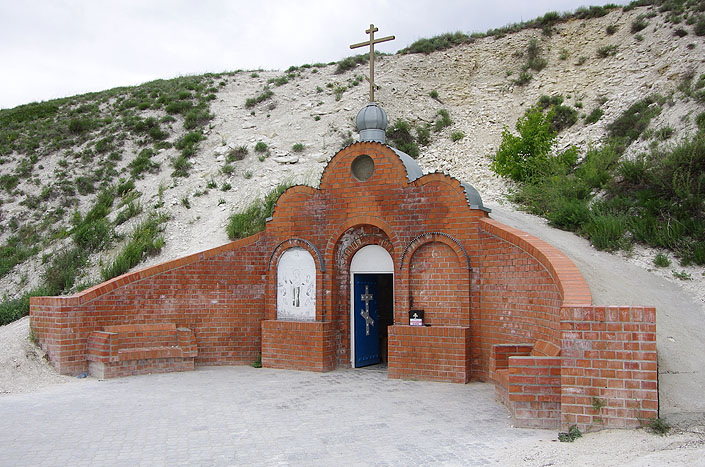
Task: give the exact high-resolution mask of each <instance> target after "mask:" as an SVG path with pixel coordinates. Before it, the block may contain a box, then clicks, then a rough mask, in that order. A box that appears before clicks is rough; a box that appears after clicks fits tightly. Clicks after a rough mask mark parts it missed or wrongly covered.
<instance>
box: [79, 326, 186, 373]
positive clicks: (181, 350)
mask: <svg viewBox="0 0 705 467" xmlns="http://www.w3.org/2000/svg"><path fill="white" fill-rule="evenodd" d="M197 355H198V348H197V346H196V340H195V338H194V336H193V332H192V331H191V330H190V329H188V328H177V327H176V325H175V324H173V323H167V324H132V325H116V326H104V327H103V329H102V330H100V331H93V332H92V333H91V334H90V336H89V337H88V355H87V360H88V372H89V373H90V374H91V375H93V376H96V377H98V378H102V379H105V378H117V377H122V376H130V375H139V374H146V373H166V372H170V371H186V370H193V369H194V359H195V358H196V356H197Z"/></svg>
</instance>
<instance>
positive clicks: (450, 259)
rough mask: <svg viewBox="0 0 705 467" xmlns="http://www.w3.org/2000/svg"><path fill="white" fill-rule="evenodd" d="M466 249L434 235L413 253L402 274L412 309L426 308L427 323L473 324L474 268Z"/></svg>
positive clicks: (420, 244) (441, 324)
mask: <svg viewBox="0 0 705 467" xmlns="http://www.w3.org/2000/svg"><path fill="white" fill-rule="evenodd" d="M440 239H444V240H445V241H442V240H440ZM412 243H413V242H412ZM464 253H465V251H464V249H462V250H460V249H459V248H458V245H457V244H456V243H454V242H452V241H447V239H445V237H443V236H431V237H430V238H429V239H428V240H427V241H423V242H419V244H418V245H417V246H416V248H414V249H413V251H412V253H411V254H410V255H409V259H408V264H409V266H408V267H407V268H406V270H405V271H403V274H402V275H403V278H404V282H405V283H406V284H407V289H406V290H405V291H404V293H405V295H406V296H407V297H408V305H409V309H424V310H425V322H426V323H428V324H431V325H433V326H456V327H457V326H462V327H468V326H470V321H471V319H470V308H471V305H470V303H471V291H470V284H471V277H470V276H471V271H472V269H471V268H470V267H469V260H468V258H467V255H466V254H464ZM463 256H465V258H463ZM463 263H465V264H463Z"/></svg>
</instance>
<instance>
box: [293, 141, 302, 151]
mask: <svg viewBox="0 0 705 467" xmlns="http://www.w3.org/2000/svg"><path fill="white" fill-rule="evenodd" d="M291 150H292V151H294V152H302V151H303V150H304V145H303V144H301V143H296V144H294V145H293V146H292V147H291Z"/></svg>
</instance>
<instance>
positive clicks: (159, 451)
mask: <svg viewBox="0 0 705 467" xmlns="http://www.w3.org/2000/svg"><path fill="white" fill-rule="evenodd" d="M552 436H555V433H553V432H548V431H542V430H524V429H517V428H513V427H512V426H511V423H510V420H509V418H508V412H507V411H506V410H505V409H504V407H502V406H501V405H500V404H498V403H497V402H495V401H494V387H493V386H492V385H491V384H484V383H471V384H467V385H461V384H446V383H428V382H419V381H400V380H389V379H387V374H386V371H385V370H384V369H383V368H371V369H357V370H337V371H334V372H330V373H308V372H297V371H286V370H270V369H254V368H250V367H206V368H199V369H198V370H196V371H193V372H187V373H171V374H163V375H145V376H134V377H129V378H122V379H115V380H107V381H99V380H96V379H93V378H87V379H85V380H80V381H77V382H75V383H69V384H63V385H57V386H53V387H51V388H48V389H46V390H43V391H41V392H38V393H33V394H8V395H3V396H0V465H7V466H10V465H32V466H42V465H72V466H78V465H130V466H133V465H149V466H153V465H307V466H308V465H378V466H385V465H493V464H495V460H494V455H495V454H497V453H499V452H501V450H504V449H507V448H509V447H511V445H512V444H513V443H516V442H519V441H529V440H539V439H550V438H551V437H552Z"/></svg>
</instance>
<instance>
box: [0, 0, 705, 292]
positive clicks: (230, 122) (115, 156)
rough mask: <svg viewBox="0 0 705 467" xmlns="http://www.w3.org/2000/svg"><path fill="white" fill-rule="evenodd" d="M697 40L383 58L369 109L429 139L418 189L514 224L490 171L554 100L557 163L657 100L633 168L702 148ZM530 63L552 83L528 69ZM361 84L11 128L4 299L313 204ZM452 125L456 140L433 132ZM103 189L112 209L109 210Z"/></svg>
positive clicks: (672, 30)
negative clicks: (523, 122)
mask: <svg viewBox="0 0 705 467" xmlns="http://www.w3.org/2000/svg"><path fill="white" fill-rule="evenodd" d="M596 16H597V15H596ZM635 25H637V26H636V27H635ZM641 25H644V27H643V28H641V29H639V27H640V26H641ZM696 26H697V25H694V24H693V23H692V22H690V23H689V22H688V21H687V20H685V19H683V20H680V21H679V22H676V21H674V19H673V16H672V12H668V11H660V10H659V9H658V8H657V7H656V6H651V7H636V8H631V9H626V11H625V10H623V9H622V8H615V9H611V10H609V12H607V14H605V15H604V16H599V17H583V18H578V17H575V18H572V19H569V20H565V21H555V22H550V23H549V24H548V25H544V27H527V28H524V29H520V30H517V31H514V32H507V33H500V34H493V35H491V36H486V37H476V38H474V39H473V40H469V41H462V42H463V43H461V44H458V45H455V46H452V47H449V48H446V49H443V50H437V51H433V52H431V53H427V54H424V53H397V54H394V55H385V56H380V57H379V58H377V60H376V62H375V80H376V82H377V84H378V85H379V89H378V90H377V91H376V100H377V102H378V104H379V105H380V106H381V107H382V108H383V109H384V110H385V111H386V112H387V115H388V116H389V120H390V127H391V126H392V125H394V124H395V122H396V121H397V120H403V121H405V122H407V123H408V124H409V128H410V129H411V133H412V134H416V132H417V131H418V130H417V128H421V129H423V128H427V127H429V126H430V132H429V134H428V142H427V143H426V144H418V147H419V154H418V158H417V162H418V163H419V165H420V166H421V168H422V169H423V171H424V172H433V171H442V172H446V173H448V174H450V175H452V176H454V177H456V178H459V179H461V180H464V181H467V182H469V183H470V184H472V185H473V186H474V187H475V188H476V189H477V190H478V191H479V193H480V194H481V195H482V197H483V199H484V201H485V203H486V204H488V205H489V206H490V207H492V206H497V205H503V206H504V207H506V208H508V209H515V208H514V207H513V205H512V204H511V202H509V201H507V195H508V194H509V193H510V192H511V190H512V188H513V184H512V182H510V181H508V180H507V179H505V178H501V177H499V176H497V175H496V174H495V173H494V172H493V171H492V170H491V169H490V163H491V161H492V157H493V155H494V154H495V153H496V151H497V149H498V147H499V145H500V142H501V139H502V131H503V129H505V128H508V129H509V130H510V131H514V126H515V124H516V122H517V120H518V119H519V118H521V117H522V116H523V115H524V113H525V111H526V110H527V109H528V108H529V107H531V106H533V105H536V104H537V102H539V100H540V98H541V97H542V96H549V97H550V96H561V97H562V99H563V105H564V106H567V107H569V108H571V109H574V110H575V112H576V115H577V121H575V123H574V124H572V125H570V126H569V127H567V128H565V129H563V130H562V131H561V132H560V133H559V135H558V140H557V144H556V147H555V150H556V151H557V152H560V151H562V150H564V149H566V148H568V147H570V146H571V145H574V146H575V147H577V148H578V151H579V153H580V154H581V155H584V154H585V153H586V151H587V150H588V148H589V147H599V146H600V145H602V144H604V141H605V137H606V134H607V131H608V126H609V124H610V123H611V122H613V121H614V120H615V119H617V118H618V117H619V116H620V115H621V114H622V113H623V112H624V111H625V110H626V109H628V108H629V107H630V106H632V105H633V104H634V103H635V102H637V101H639V100H641V99H644V98H645V97H647V96H651V95H655V94H658V95H660V96H661V97H662V99H663V105H662V106H661V111H660V113H659V114H658V115H656V116H655V117H654V118H652V119H651V121H650V123H649V126H648V128H647V131H645V132H644V133H643V134H642V135H641V137H640V139H638V140H637V141H635V142H633V143H632V144H630V145H629V147H628V148H627V150H626V152H625V154H624V156H623V157H626V158H629V157H635V156H636V155H637V154H639V153H641V152H644V151H647V150H650V149H651V148H653V147H655V146H659V145H664V146H666V145H672V144H674V143H675V142H677V141H680V140H682V139H683V138H686V137H687V136H689V135H693V134H694V133H695V132H696V131H697V128H698V126H697V122H696V120H697V119H696V117H697V116H698V115H699V114H701V113H702V112H703V110H705V102H704V100H703V99H698V98H697V97H695V96H694V95H693V93H692V91H691V87H689V88H688V89H685V88H684V86H683V83H684V82H689V81H688V80H689V79H690V80H691V81H692V83H696V82H698V78H699V77H701V76H703V75H705V37H703V36H701V35H698V34H697V33H696V31H695V30H696V29H697V28H696ZM703 33H704V34H705V32H703ZM343 46H346V44H343ZM532 57H534V58H536V57H538V59H539V60H541V61H542V65H539V66H535V67H533V68H527V67H526V64H527V61H528V60H530V59H531V58H532ZM360 61H363V62H364V60H362V59H360ZM233 66H234V67H236V66H237V64H233ZM367 73H368V67H367V66H366V64H365V63H359V64H355V60H349V61H348V62H347V63H345V64H344V66H340V65H338V64H305V65H303V64H298V65H296V66H292V67H291V68H290V69H289V70H284V71H262V70H249V71H236V72H224V73H220V74H208V75H203V76H191V77H183V78H177V79H174V80H165V81H158V82H153V83H146V84H144V85H142V86H138V87H134V88H117V89H113V90H109V91H104V92H101V93H93V94H87V95H83V96H74V97H71V98H65V99H60V100H56V101H50V102H44V103H39V104H29V105H27V106H21V107H18V108H15V109H8V110H3V111H0V136H2V137H3V140H4V141H0V177H1V178H0V182H1V183H0V224H1V225H2V227H0V245H2V249H3V250H2V258H0V260H1V261H2V263H1V265H2V269H0V271H1V272H2V276H1V277H0V295H2V296H4V297H5V298H4V300H12V299H17V298H19V297H21V296H22V295H23V294H26V293H27V292H30V291H32V290H35V289H37V287H40V286H41V285H42V283H43V281H44V280H45V279H46V278H47V276H48V275H52V274H54V275H56V274H58V273H57V270H59V271H60V272H61V273H62V274H63V273H66V272H67V270H68V269H71V268H72V267H74V266H72V265H73V264H76V263H71V262H70V261H69V260H67V262H66V263H65V265H68V266H62V264H60V263H56V261H55V260H54V259H55V258H56V257H58V256H60V255H62V254H65V253H66V252H67V251H73V249H76V248H79V249H80V251H77V252H75V253H74V254H75V255H78V254H82V255H85V257H84V258H83V260H82V262H79V264H80V265H81V267H80V268H78V269H77V270H76V271H74V272H73V273H72V274H73V275H71V274H63V275H61V278H60V279H59V280H63V281H64V282H62V284H63V285H64V286H63V287H61V286H60V287H59V289H60V290H55V291H58V292H59V293H63V294H68V293H73V292H75V291H77V290H80V289H82V288H85V287H87V286H89V285H92V284H95V283H98V282H101V281H102V280H103V279H104V277H106V274H107V273H106V269H108V268H109V267H110V266H111V265H113V263H114V262H115V261H116V258H118V257H119V256H120V254H121V253H122V252H123V251H124V249H125V246H126V245H127V244H128V242H130V241H132V240H133V239H134V238H135V235H133V232H134V231H135V229H136V228H138V227H140V228H143V229H146V230H145V231H149V229H152V230H155V229H156V231H158V232H159V233H158V238H156V240H155V239H154V238H152V239H151V240H149V241H151V242H152V243H151V244H150V248H148V249H147V250H146V251H147V252H148V253H150V254H151V255H148V254H145V255H144V256H143V257H141V261H139V262H138V264H136V265H131V264H130V265H128V267H131V268H142V267H145V266H148V265H152V264H156V263H159V262H163V261H167V260H170V259H174V258H178V257H181V256H184V255H187V254H190V253H195V252H198V251H202V250H205V249H208V248H212V247H216V246H219V245H222V244H224V243H226V242H228V241H229V238H228V234H227V232H226V226H227V223H228V219H229V216H230V215H231V214H232V213H234V212H237V211H240V210H242V209H245V208H246V207H247V206H248V205H249V204H250V203H251V202H252V201H253V199H256V198H259V197H263V196H265V195H266V194H267V193H269V192H270V191H271V190H272V189H273V188H275V187H276V186H277V185H278V184H280V183H281V182H284V181H288V182H293V183H305V184H310V185H313V186H315V185H316V184H317V183H318V180H319V177H320V174H321V173H322V170H323V168H324V167H325V165H326V162H327V161H328V160H329V159H330V158H331V157H332V156H333V155H334V154H335V153H336V152H337V151H338V150H339V149H340V148H342V147H344V146H345V145H347V144H350V143H351V142H353V140H356V138H357V132H356V129H355V124H354V119H355V116H356V114H357V112H358V110H359V109H360V108H362V107H363V106H364V105H365V104H366V103H367V100H368V93H367V83H366V81H364V77H363V75H366V74H367ZM595 109H599V111H596V110H595ZM442 110H445V111H446V112H447V115H448V117H449V120H450V124H448V125H447V126H443V125H438V131H436V130H435V129H434V126H435V125H436V121H437V120H438V119H439V111H442ZM590 115H592V116H593V117H595V116H598V117H597V119H595V118H588V116H590ZM442 116H443V113H442V112H441V114H440V117H442ZM446 123H448V122H446ZM663 129H666V130H663ZM107 187H113V188H111V191H110V192H109V196H108V198H110V199H107V200H106V199H102V200H101V197H100V196H101V193H106V191H105V190H106V188H107ZM104 196H105V195H104ZM101 203H102V204H101ZM96 207H99V209H96ZM96 219H97V220H98V221H100V222H96V223H94V224H90V223H89V222H88V221H89V220H96ZM150 221H151V223H149V222H150ZM80 229H84V230H85V231H82V233H80V232H78V231H79V230H80ZM621 254H625V253H621ZM654 254H655V253H654V251H651V250H648V249H646V248H643V247H638V248H635V249H634V250H633V251H632V252H631V258H632V259H631V260H632V261H635V262H641V263H643V264H644V267H652V264H651V258H652V257H653V255H654ZM52 267H53V270H50V271H49V272H47V271H48V270H49V269H50V268H52ZM676 268H677V269H678V270H684V271H687V273H688V274H689V275H690V276H691V277H692V279H693V280H691V281H678V279H676V278H673V277H670V276H671V272H670V270H665V272H658V271H656V272H654V274H658V273H660V274H664V275H666V276H669V278H670V279H671V280H674V281H678V282H679V283H682V285H683V286H684V287H687V288H690V289H691V290H698V289H699V290H701V291H702V290H705V284H704V282H703V268H702V267H697V266H689V267H677V266H676ZM52 271H53V272H52ZM702 297H703V296H702V295H700V298H702Z"/></svg>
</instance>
